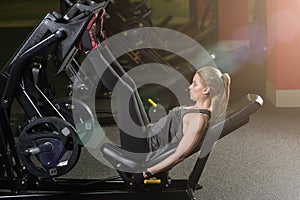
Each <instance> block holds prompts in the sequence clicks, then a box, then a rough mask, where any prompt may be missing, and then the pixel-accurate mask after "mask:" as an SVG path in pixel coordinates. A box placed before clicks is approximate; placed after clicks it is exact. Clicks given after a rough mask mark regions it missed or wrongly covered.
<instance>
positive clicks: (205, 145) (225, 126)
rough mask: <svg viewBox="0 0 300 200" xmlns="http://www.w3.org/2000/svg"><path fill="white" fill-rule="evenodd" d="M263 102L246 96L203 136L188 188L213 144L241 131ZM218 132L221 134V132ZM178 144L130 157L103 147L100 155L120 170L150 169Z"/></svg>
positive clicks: (111, 148) (194, 182)
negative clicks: (237, 130)
mask: <svg viewBox="0 0 300 200" xmlns="http://www.w3.org/2000/svg"><path fill="white" fill-rule="evenodd" d="M262 103H263V100H262V98H261V97H260V96H258V95H253V94H248V95H247V96H246V97H245V98H243V99H242V100H241V101H239V102H238V103H236V104H235V105H233V109H232V112H230V113H229V115H227V117H226V118H225V120H222V121H219V122H217V123H215V124H213V125H212V126H211V127H210V128H209V129H208V130H207V132H206V134H205V135H204V137H205V138H204V139H203V142H202V144H200V145H199V146H198V147H197V148H196V149H195V150H194V152H193V153H195V152H198V151H199V150H200V149H201V151H200V154H199V158H198V160H197V162H196V164H195V167H194V169H193V171H192V172H191V174H190V177H189V181H188V182H189V187H191V188H195V187H196V185H197V183H198V180H199V178H200V175H201V173H202V171H203V168H204V165H205V163H206V160H207V158H208V156H209V153H210V152H211V150H212V147H213V144H214V143H215V142H216V141H217V140H218V139H219V138H222V137H224V136H226V135H228V134H229V133H231V132H233V131H234V130H236V129H238V128H240V127H241V126H243V125H244V124H246V123H247V122H248V121H249V116H250V115H251V114H253V113H254V112H256V111H257V110H258V109H259V108H260V107H261V106H262ZM220 130H221V131H220ZM176 147H177V144H170V145H168V146H167V147H166V148H165V149H163V150H162V151H159V152H150V153H149V154H148V155H147V159H146V160H145V157H143V156H142V157H140V158H139V156H138V154H137V155H133V156H130V154H128V153H126V152H124V150H122V149H121V148H119V147H116V146H114V145H112V144H104V145H102V147H101V151H102V153H103V156H104V157H105V158H106V159H107V160H108V161H109V162H110V163H111V164H112V165H113V166H114V167H115V168H116V169H117V170H120V171H126V170H129V171H134V169H137V167H138V168H148V167H150V166H153V165H155V164H157V163H159V162H161V161H162V160H164V159H165V158H167V157H168V156H170V155H171V154H173V153H174V152H175V150H176Z"/></svg>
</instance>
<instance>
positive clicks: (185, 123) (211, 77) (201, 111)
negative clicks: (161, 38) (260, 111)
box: [143, 66, 231, 178]
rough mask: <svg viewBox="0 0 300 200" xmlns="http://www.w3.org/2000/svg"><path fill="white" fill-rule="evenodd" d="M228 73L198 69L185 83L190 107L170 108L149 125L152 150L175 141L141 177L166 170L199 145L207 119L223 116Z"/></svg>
mask: <svg viewBox="0 0 300 200" xmlns="http://www.w3.org/2000/svg"><path fill="white" fill-rule="evenodd" d="M230 82H231V80H230V76H229V75H228V74H227V73H224V74H222V73H221V71H220V70H218V69H217V68H215V67H210V66H208V67H203V68H200V69H199V70H198V71H197V72H196V74H195V75H194V77H193V81H192V83H191V85H190V86H189V90H190V99H191V100H192V101H194V102H195V104H194V105H192V106H181V107H177V108H174V109H172V110H171V111H170V112H169V114H168V115H167V116H166V117H164V118H162V119H161V120H159V121H158V122H157V123H155V124H151V125H149V127H148V128H149V129H148V130H149V134H150V137H149V138H148V145H149V149H150V150H151V151H156V150H159V149H161V148H163V147H164V146H166V145H167V144H170V143H175V144H176V143H177V144H178V145H177V148H176V151H175V152H174V153H173V154H172V155H170V156H169V157H167V158H166V159H164V160H163V161H161V162H160V163H158V164H156V165H154V166H152V167H149V168H148V169H145V171H144V172H143V177H144V178H149V177H151V176H152V175H153V174H157V173H159V172H163V171H167V170H169V169H171V168H172V167H174V166H175V165H176V164H178V163H180V162H181V161H183V160H184V159H185V158H186V157H188V156H189V155H190V154H191V153H192V152H193V150H194V149H195V148H196V147H197V146H198V145H199V143H200V142H201V139H202V135H203V133H204V132H205V131H206V129H207V127H208V125H209V123H210V119H211V118H212V119H217V118H219V117H222V116H224V115H225V112H226V107H227V104H228V101H229V94H230Z"/></svg>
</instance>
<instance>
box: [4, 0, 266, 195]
mask: <svg viewBox="0 0 300 200" xmlns="http://www.w3.org/2000/svg"><path fill="white" fill-rule="evenodd" d="M105 6H106V3H101V4H93V5H83V4H79V3H77V4H74V5H73V6H72V8H71V9H70V10H69V11H68V12H67V13H66V14H65V15H64V16H61V15H60V14H59V13H55V12H53V13H50V14H47V15H46V16H45V18H44V19H43V20H42V21H41V22H40V24H39V25H38V26H37V27H36V28H35V30H34V31H33V32H32V34H31V35H30V36H29V37H28V39H27V40H26V41H25V43H24V44H23V46H22V47H21V48H20V49H19V50H18V52H17V53H16V54H15V56H14V57H13V59H12V60H11V61H10V62H9V63H8V64H7V65H6V66H5V67H4V68H3V70H2V72H1V74H0V83H1V84H0V92H1V95H2V96H1V107H0V164H1V166H0V172H1V173H0V188H1V189H0V195H1V196H0V198H1V199H6V198H7V199H9V198H14V199H95V198H99V199H101V198H102V199H118V198H120V199H141V198H143V199H153V198H156V199H169V198H178V199H195V198H194V195H193V192H194V191H195V190H197V189H200V188H201V186H199V185H198V181H199V179H200V176H201V174H202V172H203V169H204V166H205V164H206V161H207V159H208V157H209V155H210V152H211V150H212V147H213V144H214V143H215V142H216V141H217V140H218V139H220V138H222V137H224V136H226V135H228V134H229V133H231V132H232V131H234V130H236V129H238V128H239V127H241V126H243V125H245V124H246V123H247V122H248V121H249V116H250V115H251V114H253V113H254V112H256V111H257V110H258V109H259V108H260V107H261V106H262V103H263V101H262V99H261V98H260V97H259V96H258V95H253V94H252V95H247V96H246V97H245V98H244V99H242V101H241V102H240V103H241V104H239V105H238V106H237V108H235V109H234V111H233V112H231V113H230V114H228V116H227V117H226V119H225V120H223V121H220V122H218V123H216V124H214V125H213V126H212V128H211V129H209V130H208V131H207V133H206V134H205V139H207V140H204V142H203V143H202V146H201V148H200V147H199V149H201V152H206V153H204V156H202V154H200V156H199V157H198V158H197V162H196V164H195V166H194V169H193V171H192V172H191V174H190V176H189V178H188V179H186V180H171V179H170V178H169V177H167V176H164V177H163V178H165V180H162V183H161V184H154V185H142V186H139V187H135V186H133V187H130V186H129V185H128V184H126V181H124V180H122V179H121V178H120V176H116V177H109V178H105V179H96V180H91V179H62V178H57V177H56V176H51V175H50V176H49V177H43V178H41V177H39V176H38V175H37V174H33V173H31V172H30V169H28V168H26V167H25V166H24V165H23V162H24V160H22V161H21V160H20V152H19V151H20V145H17V144H16V141H15V138H14V135H13V132H12V130H11V127H10V115H11V106H12V102H13V100H14V99H16V100H17V101H18V102H19V104H20V105H21V107H22V108H23V109H24V111H25V113H26V116H27V120H28V124H31V123H37V121H38V120H40V121H43V119H45V118H46V119H47V120H48V121H47V123H51V120H50V119H52V117H53V116H54V117H56V119H61V121H59V120H58V121H59V122H60V123H63V121H64V120H65V118H64V116H63V114H62V113H61V112H60V110H59V109H57V108H56V107H55V106H54V105H53V103H52V102H51V101H52V99H51V98H50V97H49V96H50V95H47V92H46V90H47V87H45V88H40V87H39V85H38V77H39V75H40V74H42V72H41V71H39V70H40V68H39V67H38V68H36V67H32V61H33V60H32V59H33V58H36V57H38V58H39V57H43V56H48V55H49V52H51V53H53V52H56V56H57V62H58V65H59V66H61V68H65V69H67V70H66V73H68V72H70V70H69V71H68V69H69V68H68V67H65V66H68V65H69V63H70V61H72V59H73V57H74V54H75V52H76V50H78V46H77V45H78V42H79V41H80V37H81V36H82V33H83V31H84V30H85V28H86V26H87V24H88V23H89V21H90V20H91V19H92V17H93V15H94V14H95V13H96V12H98V13H99V12H100V10H101V9H102V8H103V7H105ZM75 22H76V23H75ZM71 75H74V74H71ZM69 77H72V76H69ZM46 85H47V84H46ZM40 103H41V104H42V105H43V106H42V107H43V109H41V107H40V106H39V104H40ZM64 123H65V124H64V126H67V127H70V129H69V131H70V132H72V131H75V130H73V129H72V125H71V124H69V123H67V122H64ZM25 127H26V126H25ZM221 127H222V131H221V132H220V131H219V130H220V128H221ZM75 132H76V131H75ZM58 139H61V138H57V140H58ZM72 139H73V140H74V141H76V140H75V139H76V138H75V139H74V135H73V138H72ZM74 141H73V143H72V144H73V146H72V150H73V151H74V152H75V154H77V153H78V152H79V149H80V147H78V146H77V144H76V143H75V142H74ZM206 141H207V142H206ZM74 143H75V144H74ZM43 147H45V148H47V146H43ZM29 150H30V153H33V152H34V151H35V150H36V149H32V148H31V149H29ZM173 151H174V149H172V150H170V151H168V152H165V153H164V154H163V155H160V156H158V157H157V158H156V160H154V161H159V160H162V159H164V158H165V156H168V155H169V154H170V153H172V152H173ZM102 152H103V154H104V156H105V157H106V158H107V159H108V160H109V161H110V162H112V163H117V165H118V164H122V165H124V166H125V165H126V163H127V162H126V161H128V160H130V158H126V157H122V156H120V154H119V153H120V152H119V149H118V148H117V147H114V146H109V145H106V146H104V147H103V148H102ZM37 154H38V153H37ZM77 159H78V158H77V157H76V156H74V158H73V157H71V159H70V160H71V162H70V165H71V167H68V165H67V166H66V168H61V170H62V171H59V170H60V169H58V170H57V171H54V172H53V173H54V174H52V175H57V176H58V177H59V175H60V173H62V174H64V173H66V172H67V171H69V170H71V169H72V166H74V165H75V164H76V161H77ZM131 161H132V162H135V161H134V160H131ZM146 164H147V163H146ZM117 165H116V166H117ZM127 167H129V168H130V166H127ZM116 169H117V167H116Z"/></svg>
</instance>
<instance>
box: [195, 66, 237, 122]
mask: <svg viewBox="0 0 300 200" xmlns="http://www.w3.org/2000/svg"><path fill="white" fill-rule="evenodd" d="M197 74H198V75H199V76H200V77H201V78H202V79H203V80H204V81H205V84H206V85H207V86H208V87H209V89H210V92H209V95H210V98H211V101H212V116H213V117H214V118H218V117H221V116H224V115H225V114H226V109H227V105H228V103H229V97H230V84H231V78H230V76H229V74H227V73H222V72H221V71H220V70H219V69H217V68H216V67H212V66H206V67H202V68H200V69H198V70H197Z"/></svg>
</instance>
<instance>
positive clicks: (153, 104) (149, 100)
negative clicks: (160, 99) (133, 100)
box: [148, 98, 157, 107]
mask: <svg viewBox="0 0 300 200" xmlns="http://www.w3.org/2000/svg"><path fill="white" fill-rule="evenodd" d="M148 102H149V103H150V104H151V105H152V106H154V107H157V104H156V103H155V102H154V101H153V100H152V99H150V98H149V99H148Z"/></svg>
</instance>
